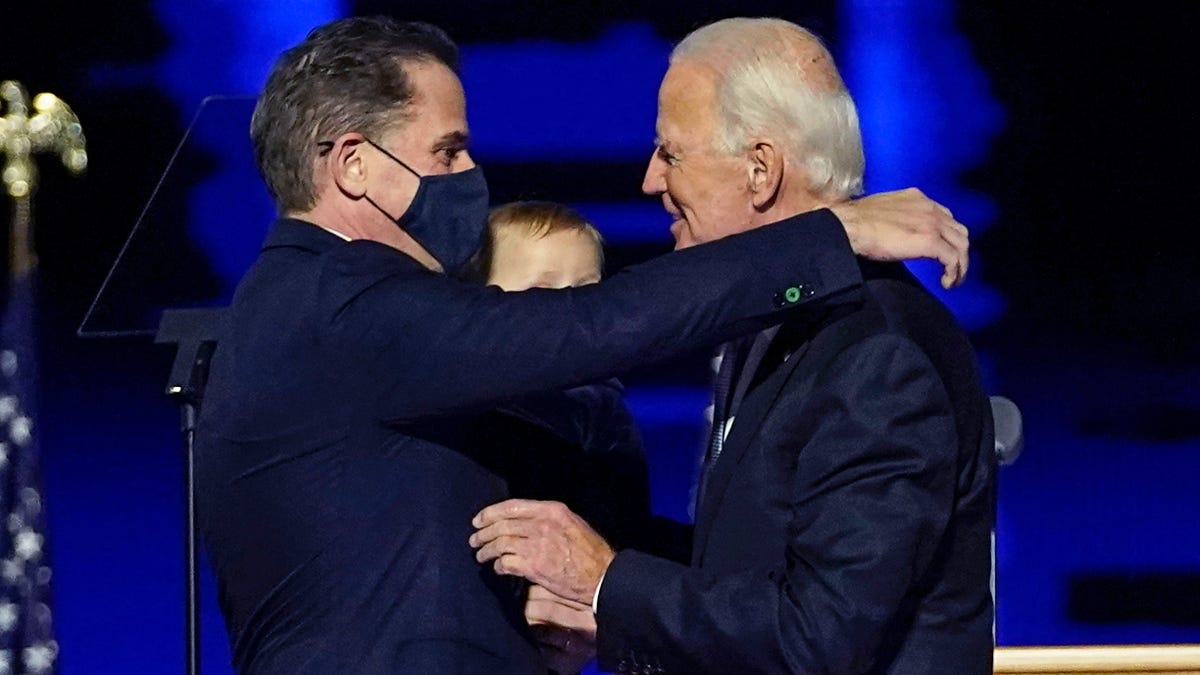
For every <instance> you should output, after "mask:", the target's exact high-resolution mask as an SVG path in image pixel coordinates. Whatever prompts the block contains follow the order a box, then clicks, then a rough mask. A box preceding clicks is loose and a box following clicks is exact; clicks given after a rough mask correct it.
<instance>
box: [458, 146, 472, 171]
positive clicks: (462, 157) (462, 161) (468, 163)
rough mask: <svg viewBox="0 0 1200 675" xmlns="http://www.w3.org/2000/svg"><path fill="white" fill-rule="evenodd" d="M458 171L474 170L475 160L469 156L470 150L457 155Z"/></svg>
mask: <svg viewBox="0 0 1200 675" xmlns="http://www.w3.org/2000/svg"><path fill="white" fill-rule="evenodd" d="M456 159H457V160H458V165H459V166H458V171H467V170H468V169H474V168H475V158H474V157H472V156H471V151H470V150H463V151H462V152H460V153H458V157H457V158H456Z"/></svg>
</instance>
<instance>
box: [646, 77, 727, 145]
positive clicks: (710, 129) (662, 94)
mask: <svg viewBox="0 0 1200 675" xmlns="http://www.w3.org/2000/svg"><path fill="white" fill-rule="evenodd" d="M717 83H718V79H717V71H716V70H715V69H713V68H712V67H711V66H708V65H706V64H703V63H699V62H697V61H688V60H681V61H676V62H675V63H672V64H671V67H670V68H668V69H667V74H666V75H665V76H664V77H663V82H662V86H661V87H660V88H659V92H658V122H657V127H658V128H657V132H658V135H659V140H660V141H664V142H672V143H682V144H692V143H705V142H707V141H708V140H710V139H711V138H712V134H713V133H714V131H715V130H716V128H717Z"/></svg>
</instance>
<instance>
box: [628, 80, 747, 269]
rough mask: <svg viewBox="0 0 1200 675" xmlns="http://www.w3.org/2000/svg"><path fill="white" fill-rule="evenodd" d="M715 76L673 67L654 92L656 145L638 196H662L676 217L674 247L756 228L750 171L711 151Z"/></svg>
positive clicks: (741, 162) (714, 129)
mask: <svg viewBox="0 0 1200 675" xmlns="http://www.w3.org/2000/svg"><path fill="white" fill-rule="evenodd" d="M716 94H717V79H716V73H715V72H714V71H713V70H712V69H711V68H708V67H707V66H703V65H700V64H697V63H690V62H687V61H680V62H676V63H675V64H673V65H672V66H671V67H670V69H668V70H667V74H666V77H664V78H663V82H662V87H661V88H660V89H659V93H658V124H657V127H658V128H657V132H658V141H657V146H658V147H657V148H656V149H655V152H654V155H653V156H651V158H650V165H649V166H648V167H646V177H645V179H644V180H643V182H642V191H643V192H645V193H646V194H653V195H662V200H663V206H664V207H665V208H666V209H667V212H668V213H670V214H671V216H672V217H673V218H674V222H673V223H672V224H671V234H672V235H673V236H674V237H675V248H676V249H681V248H687V247H689V246H692V245H694V244H701V243H704V242H708V241H713V240H716V239H720V238H722V237H725V236H728V235H730V234H735V233H737V232H743V231H745V230H748V229H750V228H751V227H752V226H753V225H754V217H755V209H754V204H753V201H752V195H751V193H750V189H749V186H750V167H749V163H748V162H747V161H746V159H745V158H743V157H741V156H736V155H735V156H730V155H726V154H724V153H721V152H718V151H716V150H714V142H715V140H716V132H717V112H716Z"/></svg>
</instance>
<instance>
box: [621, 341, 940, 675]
mask: <svg viewBox="0 0 1200 675" xmlns="http://www.w3.org/2000/svg"><path fill="white" fill-rule="evenodd" d="M794 393H796V396H795V397H794V398H791V399H789V398H784V399H781V401H780V402H779V403H777V406H778V405H781V404H789V403H790V404H792V405H794V406H795V408H794V409H795V410H797V414H796V415H795V416H794V417H793V418H790V419H789V424H788V425H787V426H785V427H784V428H785V430H786V431H787V433H788V434H789V435H790V438H789V439H788V443H790V445H788V444H785V445H784V447H785V448H794V451H795V452H796V453H797V457H796V469H795V472H794V476H793V479H792V481H791V497H790V499H791V503H790V507H789V508H790V510H791V521H790V524H789V528H788V537H787V541H785V542H780V553H779V558H778V559H777V560H763V561H759V563H758V564H752V563H748V565H747V568H746V569H745V570H743V571H740V572H738V573H736V574H732V575H728V576H721V577H717V576H713V575H712V574H711V573H709V572H707V571H705V570H704V569H702V568H701V569H694V568H688V567H684V566H682V565H679V564H676V563H672V562H668V561H665V560H661V559H659V558H655V557H652V556H648V555H645V554H641V553H638V552H634V551H626V552H622V553H620V554H619V555H618V556H617V558H616V559H615V560H614V561H613V564H612V566H611V567H609V570H608V572H607V574H606V576H605V579H604V585H603V586H602V587H601V594H600V598H599V604H598V609H599V616H598V625H599V635H598V639H599V655H600V663H601V665H602V667H606V668H613V669H615V668H617V667H618V666H620V665H625V666H626V667H628V666H629V665H630V664H633V665H635V666H643V667H644V666H645V665H646V664H649V665H650V668H651V669H654V668H663V669H665V670H666V671H667V672H687V673H706V672H712V673H728V672H747V673H749V672H768V673H782V672H796V673H800V672H802V673H851V672H864V671H866V670H868V669H869V668H870V667H871V660H870V659H871V658H872V657H873V655H874V654H876V653H878V651H879V648H880V645H881V643H882V642H883V640H884V639H885V636H886V634H887V631H888V627H889V623H890V622H892V621H893V620H894V619H896V617H897V613H898V611H899V610H900V609H901V608H902V607H903V605H904V603H905V602H906V594H907V593H909V592H910V590H911V589H913V588H914V586H916V585H918V584H919V583H920V579H921V577H922V576H923V575H924V574H925V573H926V572H927V570H928V569H929V568H930V565H931V560H932V559H933V556H934V552H935V549H936V547H937V546H938V542H939V541H940V540H941V538H942V536H943V534H944V531H945V529H946V526H947V523H948V522H949V518H950V512H951V509H952V508H953V499H954V462H955V459H954V458H955V456H956V455H955V448H956V438H957V437H956V432H955V427H954V423H953V416H952V412H951V408H950V402H949V400H948V397H947V394H946V391H945V389H944V388H943V386H942V384H941V381H940V379H939V378H938V376H937V374H936V372H935V371H934V369H933V366H932V365H931V364H930V363H929V361H928V359H926V358H925V356H924V354H922V353H921V352H920V351H919V350H918V349H917V348H916V347H915V346H914V345H912V344H911V343H910V342H908V341H907V340H905V339H903V338H900V337H897V336H892V335H882V336H879V335H877V336H873V337H870V338H868V339H866V340H864V341H862V342H860V343H858V344H856V345H853V346H851V347H849V348H847V349H845V350H844V351H843V352H842V353H840V354H839V355H838V356H837V357H836V358H835V359H833V360H832V361H831V362H830V363H829V365H828V367H826V368H825V369H824V370H823V371H822V373H820V374H819V375H818V380H817V382H816V384H815V386H814V389H813V390H812V391H811V392H808V393H807V395H803V393H802V392H794ZM784 396H785V397H786V396H787V393H786V392H785V394H784ZM801 397H802V398H801ZM790 451H791V450H790V449H789V452H790Z"/></svg>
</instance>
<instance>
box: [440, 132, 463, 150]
mask: <svg viewBox="0 0 1200 675" xmlns="http://www.w3.org/2000/svg"><path fill="white" fill-rule="evenodd" d="M470 142H471V134H469V133H467V132H466V131H451V132H449V133H445V134H442V135H441V137H439V138H438V139H437V141H435V142H434V146H433V147H435V148H449V147H461V148H465V147H467V144H469V143H470Z"/></svg>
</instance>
